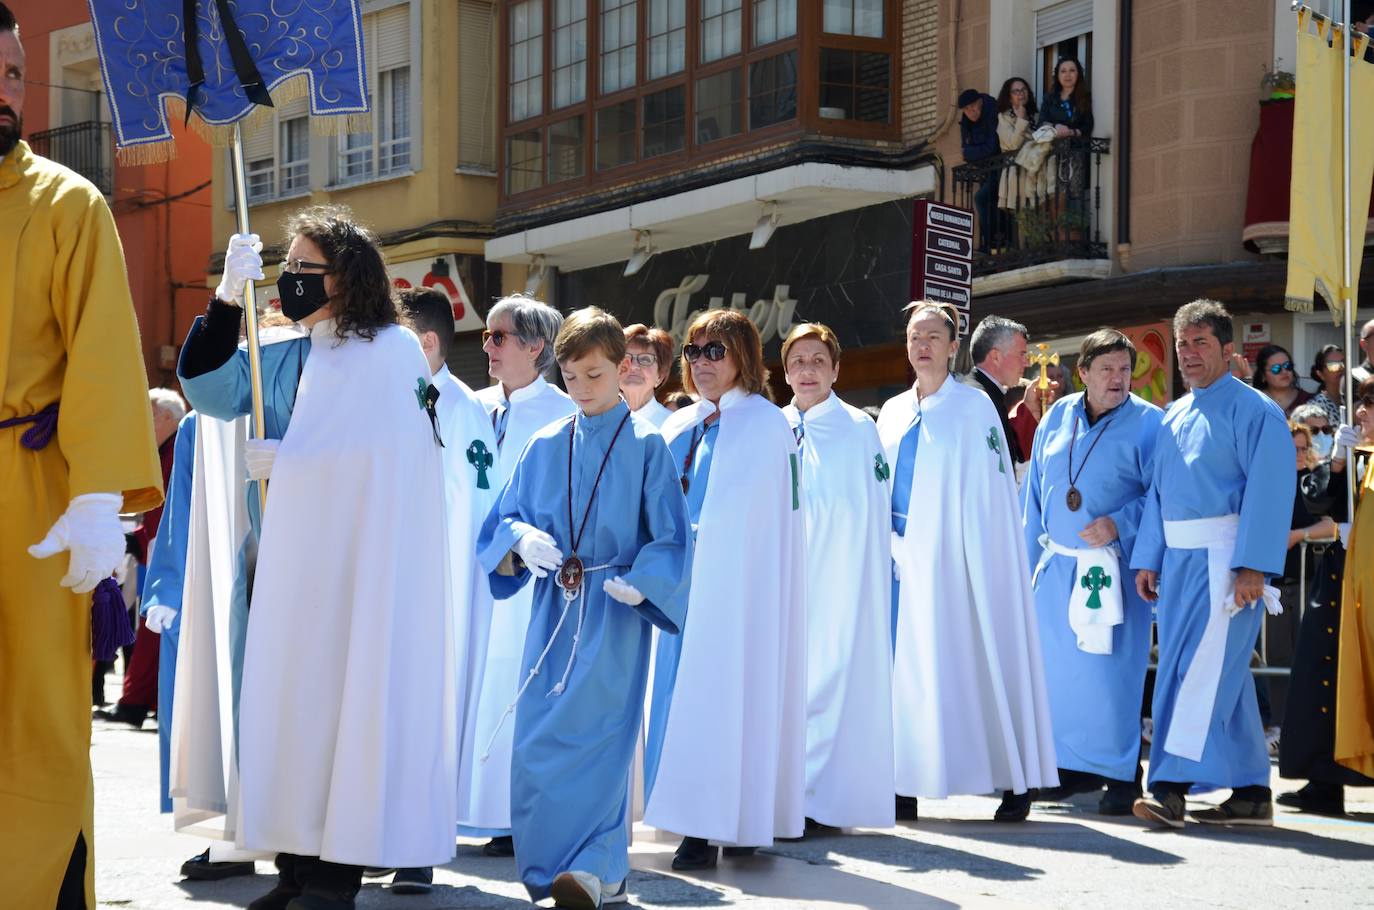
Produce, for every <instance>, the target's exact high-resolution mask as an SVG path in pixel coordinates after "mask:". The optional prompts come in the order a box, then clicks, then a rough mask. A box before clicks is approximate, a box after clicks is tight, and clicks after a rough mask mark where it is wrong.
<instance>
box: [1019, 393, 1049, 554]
mask: <svg viewBox="0 0 1374 910" xmlns="http://www.w3.org/2000/svg"><path fill="white" fill-rule="evenodd" d="M1052 414H1053V412H1051V414H1046V415H1045V423H1044V425H1043V426H1041V427H1040V432H1037V433H1036V434H1035V442H1034V444H1033V445H1032V446H1031V460H1030V465H1029V466H1028V467H1027V468H1026V476H1025V479H1024V480H1023V481H1022V485H1021V527H1022V528H1023V529H1024V530H1025V533H1026V561H1027V562H1028V563H1029V564H1030V565H1029V569H1030V573H1031V577H1032V578H1034V577H1035V567H1036V566H1038V565H1040V558H1041V557H1042V556H1043V555H1044V548H1043V547H1041V546H1040V535H1041V534H1042V533H1043V532H1044V525H1045V519H1044V514H1043V513H1042V511H1041V505H1040V483H1041V481H1042V480H1043V479H1044V475H1045V440H1046V439H1047V438H1049V437H1050V436H1051V435H1053V433H1054V428H1053V427H1051V426H1050V421H1049V418H1050V417H1051V415H1052Z"/></svg>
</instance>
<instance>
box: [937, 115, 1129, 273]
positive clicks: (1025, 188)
mask: <svg viewBox="0 0 1374 910" xmlns="http://www.w3.org/2000/svg"><path fill="white" fill-rule="evenodd" d="M1027 144H1028V145H1030V144H1031V143H1030V142H1028V143H1027ZM1110 150H1111V140H1109V139H1100V138H1092V137H1083V138H1079V137H1070V138H1065V139H1056V140H1054V141H1052V142H1050V143H1048V144H1042V145H1040V146H1039V147H1038V148H1029V149H1027V148H1025V147H1023V148H1022V149H1021V150H1018V151H1013V152H1005V153H1003V154H1000V155H994V156H993V157H991V158H984V159H983V160H982V161H974V162H970V163H967V164H961V165H959V166H958V167H956V168H954V171H953V177H954V202H955V204H956V205H958V206H960V207H963V208H968V209H972V210H973V211H974V213H975V221H976V222H977V225H976V227H975V235H974V236H975V240H976V241H977V247H978V249H977V252H975V254H974V259H973V265H974V274H975V275H989V274H993V273H996V272H1006V271H1010V270H1012V269H1019V268H1025V267H1027V266H1032V265H1038V264H1040V263H1044V262H1058V261H1061V260H1065V259H1106V258H1108V257H1107V244H1106V241H1105V240H1104V239H1103V236H1102V223H1101V215H1102V188H1101V187H1102V179H1103V170H1102V159H1103V158H1104V157H1106V156H1107V154H1108V153H1109V152H1110Z"/></svg>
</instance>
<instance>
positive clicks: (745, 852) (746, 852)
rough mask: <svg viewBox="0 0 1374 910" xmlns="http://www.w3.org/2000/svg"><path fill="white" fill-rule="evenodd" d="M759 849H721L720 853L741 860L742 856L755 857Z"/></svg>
mask: <svg viewBox="0 0 1374 910" xmlns="http://www.w3.org/2000/svg"><path fill="white" fill-rule="evenodd" d="M758 849H759V848H758V847H721V848H720V852H721V854H723V855H724V856H729V857H733V858H735V859H739V858H740V857H742V856H753V855H754V854H755V853H757V852H758Z"/></svg>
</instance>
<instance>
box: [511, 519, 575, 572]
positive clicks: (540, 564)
mask: <svg viewBox="0 0 1374 910" xmlns="http://www.w3.org/2000/svg"><path fill="white" fill-rule="evenodd" d="M511 549H513V550H515V553H516V555H517V556H519V557H520V558H521V559H523V560H524V561H525V565H526V566H528V567H529V570H530V571H531V572H533V573H534V577H535V578H543V577H544V576H545V575H548V574H549V573H550V572H552V571H553V570H554V569H557V568H558V567H559V566H561V565H563V551H562V550H560V549H558V544H556V543H554V540H553V538H552V537H550V536H549V535H547V534H545V533H544V532H543V531H541V530H539V529H538V528H531V529H530V530H529V531H526V532H525V534H524V535H523V536H522V537H521V538H520V539H519V540H517V541H516V542H515V546H514V547H512V548H511Z"/></svg>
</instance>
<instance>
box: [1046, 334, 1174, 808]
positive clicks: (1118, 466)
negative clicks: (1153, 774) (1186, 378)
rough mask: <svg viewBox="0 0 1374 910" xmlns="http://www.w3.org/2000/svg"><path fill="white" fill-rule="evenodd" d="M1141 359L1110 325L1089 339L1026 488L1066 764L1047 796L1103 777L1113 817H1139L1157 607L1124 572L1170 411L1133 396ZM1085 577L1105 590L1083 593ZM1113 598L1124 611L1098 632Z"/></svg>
mask: <svg viewBox="0 0 1374 910" xmlns="http://www.w3.org/2000/svg"><path fill="white" fill-rule="evenodd" d="M1136 356H1137V353H1136V350H1135V346H1134V345H1132V344H1131V341H1130V339H1129V338H1127V337H1126V336H1125V335H1123V334H1122V333H1120V332H1117V331H1115V330H1113V329H1102V330H1100V331H1097V332H1094V333H1093V334H1091V335H1089V336H1088V337H1087V338H1086V339H1084V341H1083V344H1082V349H1081V351H1080V353H1079V357H1078V371H1079V375H1080V376H1081V377H1082V379H1083V381H1084V383H1085V385H1086V391H1085V392H1081V393H1078V394H1075V395H1069V396H1067V397H1065V398H1063V399H1061V400H1060V401H1059V402H1058V403H1056V404H1055V405H1054V407H1053V408H1051V409H1050V410H1049V411H1048V412H1047V413H1046V414H1045V417H1044V419H1043V420H1041V422H1040V426H1039V427H1038V428H1037V430H1036V433H1035V445H1034V447H1033V449H1032V452H1031V460H1030V464H1029V466H1028V468H1027V472H1026V478H1025V481H1024V482H1023V484H1022V487H1021V504H1022V516H1023V519H1024V523H1025V530H1026V554H1027V556H1028V557H1029V560H1030V568H1031V575H1032V577H1033V579H1034V581H1033V586H1034V589H1035V609H1036V614H1037V616H1038V618H1039V627H1040V650H1041V653H1042V654H1043V656H1044V661H1045V683H1046V685H1047V686H1048V687H1049V695H1050V715H1051V718H1052V726H1053V729H1054V751H1055V755H1056V756H1057V757H1058V762H1059V781H1060V787H1059V788H1058V789H1057V790H1054V791H1041V794H1040V798H1041V799H1062V798H1064V797H1066V796H1069V795H1072V794H1073V793H1080V792H1082V793H1088V792H1094V791H1097V790H1100V789H1101V788H1102V784H1103V782H1104V781H1105V782H1106V784H1107V793H1106V795H1105V796H1104V797H1103V798H1102V800H1101V802H1100V803H1099V806H1098V807H1099V810H1100V811H1101V812H1102V813H1103V814H1104V815H1130V814H1131V809H1132V807H1133V805H1134V803H1135V800H1136V798H1137V797H1139V796H1140V783H1139V773H1140V703H1141V698H1142V696H1143V694H1144V690H1145V671H1146V669H1147V667H1148V664H1149V662H1150V628H1151V624H1152V621H1151V615H1150V613H1151V610H1150V605H1149V604H1148V603H1146V602H1145V601H1144V600H1142V599H1141V598H1140V596H1139V595H1138V594H1137V593H1136V591H1135V579H1134V576H1133V575H1132V574H1131V573H1130V572H1129V571H1127V570H1128V567H1129V566H1130V559H1131V552H1132V550H1133V549H1134V546H1135V541H1136V533H1137V529H1138V527H1139V525H1140V518H1141V514H1142V512H1143V511H1144V508H1145V494H1146V492H1147V491H1148V490H1149V487H1150V478H1151V475H1152V473H1153V456H1154V447H1155V439H1156V437H1157V435H1158V432H1159V425H1160V420H1161V418H1162V417H1163V412H1162V411H1161V410H1160V409H1159V408H1157V407H1155V406H1154V405H1152V404H1150V403H1149V402H1147V401H1144V400H1143V399H1140V398H1137V397H1136V396H1134V395H1132V394H1131V392H1130V390H1131V374H1132V371H1133V369H1134V367H1135V364H1136ZM1094 569H1097V570H1098V571H1094ZM1085 578H1087V579H1088V582H1087V583H1086V584H1089V585H1092V586H1093V587H1095V588H1097V589H1098V590H1097V591H1093V590H1091V589H1088V588H1085V582H1084V579H1085ZM1093 594H1097V595H1098V596H1097V597H1095V598H1094V597H1093V596H1092V595H1093ZM1111 595H1115V596H1116V602H1117V603H1119V604H1120V606H1121V610H1120V611H1119V612H1116V613H1115V614H1114V615H1112V616H1111V617H1110V619H1109V620H1107V621H1104V622H1101V623H1098V626H1099V627H1098V628H1091V627H1090V626H1091V624H1093V623H1096V622H1097V620H1098V619H1099V618H1100V614H1101V613H1103V612H1106V611H1104V610H1103V609H1102V600H1103V598H1105V597H1109V596H1111ZM1080 603H1081V605H1080ZM1089 604H1091V607H1089V606H1088V605H1089ZM1079 629H1082V631H1083V634H1082V635H1080V634H1079Z"/></svg>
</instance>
